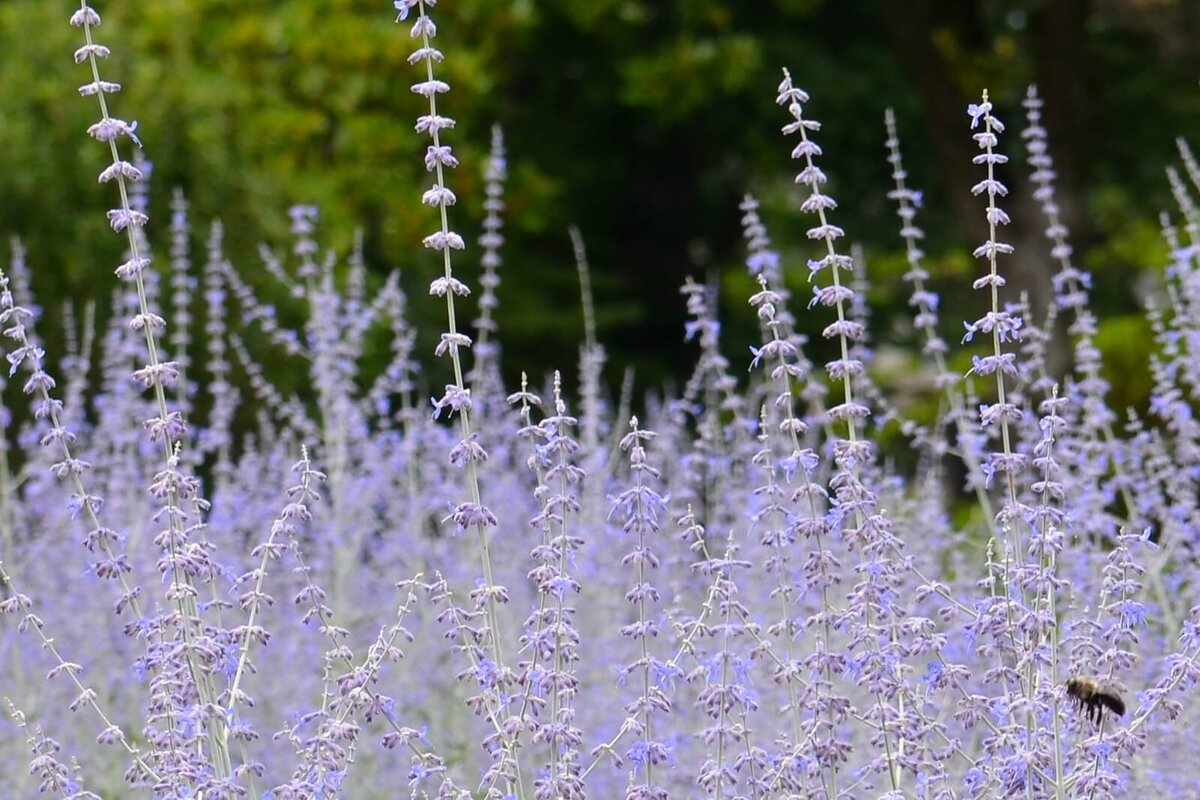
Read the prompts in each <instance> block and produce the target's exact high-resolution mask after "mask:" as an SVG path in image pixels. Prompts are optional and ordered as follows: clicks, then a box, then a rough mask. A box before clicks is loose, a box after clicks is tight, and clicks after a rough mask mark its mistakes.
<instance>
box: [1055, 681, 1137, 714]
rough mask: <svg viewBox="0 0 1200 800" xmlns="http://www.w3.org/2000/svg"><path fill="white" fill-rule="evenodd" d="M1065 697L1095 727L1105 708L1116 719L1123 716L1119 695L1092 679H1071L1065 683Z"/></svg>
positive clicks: (1122, 701) (1123, 705)
mask: <svg viewBox="0 0 1200 800" xmlns="http://www.w3.org/2000/svg"><path fill="white" fill-rule="evenodd" d="M1067 696H1068V697H1070V698H1071V699H1072V700H1074V701H1075V703H1076V704H1077V705H1078V706H1079V707H1080V708H1081V709H1083V712H1084V715H1085V716H1086V717H1087V718H1088V719H1090V720H1093V721H1094V722H1095V723H1096V724H1097V725H1098V724H1100V718H1101V715H1102V714H1103V713H1104V709H1106V708H1107V709H1108V710H1109V711H1111V712H1112V713H1114V714H1116V715H1117V716H1118V717H1120V716H1123V715H1124V714H1125V701H1124V700H1122V699H1121V695H1119V694H1117V693H1116V692H1115V691H1113V690H1112V689H1110V688H1108V687H1106V686H1104V685H1103V684H1101V683H1100V682H1099V681H1097V680H1095V679H1093V678H1071V679H1070V680H1069V681H1067Z"/></svg>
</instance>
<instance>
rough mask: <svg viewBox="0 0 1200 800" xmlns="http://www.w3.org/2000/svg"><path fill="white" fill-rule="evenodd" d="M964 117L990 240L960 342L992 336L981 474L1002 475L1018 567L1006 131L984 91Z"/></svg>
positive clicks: (1014, 326)
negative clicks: (978, 304) (980, 294)
mask: <svg viewBox="0 0 1200 800" xmlns="http://www.w3.org/2000/svg"><path fill="white" fill-rule="evenodd" d="M968 114H969V115H970V117H971V129H972V130H975V129H976V128H978V127H979V125H980V123H981V122H982V123H983V130H982V131H980V132H979V133H975V134H972V138H973V139H974V140H975V143H976V144H977V145H978V146H979V149H980V150H981V151H982V152H981V153H980V154H979V155H976V156H975V157H974V158H973V159H972V163H974V164H983V165H986V167H987V177H986V178H985V179H984V180H982V181H980V182H979V183H977V184H975V185H974V186H973V187H971V193H972V194H974V195H980V194H986V195H987V201H988V204H987V214H986V216H987V223H988V238H987V240H986V241H985V242H984V243H983V244H981V245H980V246H979V247H977V248H975V250H974V256H975V257H976V258H983V259H986V260H987V264H988V273H987V274H986V275H984V276H983V277H981V278H978V279H976V280H975V282H974V283H973V284H972V287H973V288H975V289H987V290H988V292H989V295H990V299H991V310H989V311H988V312H987V313H986V314H984V316H982V317H980V318H979V319H977V320H975V321H974V322H971V323H968V324H967V326H966V328H967V334H966V336H965V337H964V338H965V340H966V341H970V340H971V338H972V337H974V336H975V335H976V334H990V335H991V339H992V354H991V355H989V356H985V357H984V358H979V359H977V360H976V361H975V365H974V367H973V369H972V372H974V373H975V374H976V375H979V376H981V377H983V376H987V375H995V380H996V398H997V399H996V402H995V403H992V404H990V405H984V406H981V408H980V414H979V419H980V424H981V425H982V426H983V427H984V428H985V429H986V428H987V427H988V426H990V425H996V426H997V427H998V428H999V429H1000V443H1001V451H1000V452H998V453H992V454H990V456H989V458H988V462H987V464H986V465H985V467H984V469H985V472H986V473H987V474H988V475H989V477H990V476H992V475H994V474H995V473H997V472H1000V473H1003V474H1004V483H1005V486H1006V487H1007V490H1008V499H1007V502H1006V503H1005V505H1004V508H1003V509H1001V511H1000V514H999V515H998V519H997V521H998V522H999V523H1000V524H1001V526H1002V527H1003V528H1004V529H1005V532H1006V535H1007V536H1009V537H1010V538H1009V541H1008V550H1009V552H1010V553H1015V555H1016V558H1017V560H1018V562H1020V560H1021V548H1020V546H1019V545H1018V542H1019V539H1018V538H1015V537H1016V536H1018V531H1017V526H1018V525H1019V524H1020V522H1021V515H1020V513H1019V509H1018V505H1019V504H1018V501H1017V475H1018V474H1019V473H1021V472H1022V471H1023V470H1024V469H1025V467H1026V458H1025V456H1023V455H1021V454H1019V453H1015V452H1013V448H1012V441H1011V440H1012V432H1011V426H1012V425H1013V424H1015V423H1016V422H1019V421H1020V419H1021V410H1020V409H1019V408H1017V407H1016V406H1015V405H1014V404H1012V403H1011V402H1009V400H1008V395H1007V392H1006V386H1005V381H1004V377H1005V376H1006V375H1007V376H1009V377H1013V378H1015V377H1016V375H1017V366H1016V354H1014V353H1005V352H1004V347H1003V345H1004V344H1005V343H1006V342H1015V341H1017V340H1018V339H1019V338H1020V331H1021V325H1022V319H1021V317H1020V316H1017V315H1015V314H1013V313H1012V312H1010V311H1008V310H1007V309H1004V310H1002V309H1001V306H1000V288H1001V287H1003V286H1004V285H1005V280H1004V278H1003V277H1002V276H1001V275H1000V270H999V266H998V260H997V257H998V256H1001V255H1008V254H1010V253H1012V251H1013V247H1012V245H1011V244H1006V243H1004V242H1001V241H999V240H998V239H997V238H996V236H997V230H998V229H999V227H1000V226H1002V225H1007V224H1008V223H1009V216H1008V214H1006V213H1005V212H1004V211H1003V209H1001V208H1000V207H999V206H997V205H996V200H997V198H999V197H1004V196H1006V195H1007V194H1008V189H1007V188H1006V187H1005V186H1004V184H1003V183H1001V182H1000V181H999V180H998V179H997V178H996V166H997V165H1000V164H1005V163H1007V162H1008V156H1005V155H1003V154H1001V153H998V152H996V147H997V146H998V144H999V141H1000V140H999V138H998V137H997V134H999V133H1002V132H1003V131H1004V124H1003V123H1002V122H1000V120H999V119H997V118H996V117H994V116H992V104H991V102H989V101H988V95H987V92H986V91H984V93H983V101H982V102H981V103H980V104H978V105H976V104H974V103H972V104H971V106H970V108H969V109H968Z"/></svg>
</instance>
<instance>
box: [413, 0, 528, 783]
mask: <svg viewBox="0 0 1200 800" xmlns="http://www.w3.org/2000/svg"><path fill="white" fill-rule="evenodd" d="M394 5H395V8H396V11H397V12H398V17H397V21H398V22H399V21H404V20H406V19H408V17H409V16H410V15H411V13H412V12H413V11H414V10H415V11H416V19H415V20H414V21H413V24H412V28H411V31H410V35H411V37H412V38H413V39H417V40H419V41H420V46H419V47H418V48H417V49H416V50H414V51H413V53H412V54H411V55H410V56H409V57H408V61H409V63H410V64H414V65H416V64H424V67H425V79H424V80H422V81H419V82H417V83H414V84H413V85H412V90H413V92H414V93H416V94H419V95H421V96H422V97H424V98H425V99H426V100H427V101H428V102H429V113H428V114H423V115H421V116H420V117H418V118H417V125H416V130H417V133H424V134H428V135H429V137H430V139H431V141H432V143H431V144H430V145H429V146H428V147H427V148H426V151H425V169H426V171H428V172H431V173H433V175H434V183H433V185H432V186H431V187H430V188H429V189H427V190H426V191H425V192H424V194H422V195H421V202H422V203H424V204H425V205H428V206H430V207H431V208H435V209H437V211H438V217H439V221H440V226H439V228H438V230H436V231H434V232H433V233H431V234H429V235H428V236H426V237H425V238H424V240H423V242H422V243H423V244H424V245H425V247H427V248H429V249H431V250H436V251H440V252H441V253H442V267H443V271H442V276H441V277H440V278H437V279H436V280H434V281H433V283H431V284H430V287H429V293H430V294H432V295H434V296H438V297H444V298H445V299H446V319H447V325H448V328H449V329H448V330H447V331H446V332H444V333H443V334H442V335H441V340H440V342H439V344H438V346H437V350H436V354H437V355H438V356H441V357H445V356H449V358H450V362H451V365H452V367H453V370H454V383H452V384H449V385H447V386H446V390H445V392H444V393H443V394H442V396H441V397H440V398H438V399H437V400H436V401H435V402H434V406H435V409H436V413H437V414H440V413H441V412H442V411H446V412H447V414H448V415H449V416H453V415H455V414H457V415H458V420H459V426H460V433H461V438H460V440H459V443H458V445H457V446H456V447H455V448H454V451H453V452H452V454H451V458H452V460H453V461H454V462H455V463H457V464H460V465H461V466H464V467H465V468H466V473H467V489H468V492H469V495H470V497H469V499H468V500H467V501H465V502H460V503H459V504H458V505H456V506H455V508H454V511H453V513H452V514H451V517H452V518H453V520H454V522H455V524H456V525H457V526H458V527H459V528H460V529H462V530H467V529H473V530H474V531H475V534H476V537H477V539H478V542H479V558H480V563H481V566H482V569H483V580H484V583H483V586H481V587H480V588H478V589H476V590H475V591H474V592H472V597H473V598H474V599H475V602H476V604H477V607H478V608H479V609H480V610H481V611H483V612H484V616H485V621H486V625H485V629H484V636H483V639H484V648H485V649H486V650H488V651H489V652H490V662H491V664H492V669H493V670H494V671H495V675H496V676H497V682H496V686H495V688H494V689H493V690H492V691H494V693H495V695H496V697H495V700H496V701H499V699H500V696H501V695H502V694H503V693H504V689H505V687H507V686H509V685H510V684H511V683H512V682H513V680H514V679H515V676H514V673H513V671H512V670H511V669H510V668H509V667H508V666H507V665H506V663H505V660H504V652H503V650H502V648H501V640H500V620H499V616H498V614H497V605H499V604H500V603H503V602H506V601H507V599H508V592H507V590H506V589H505V588H504V587H503V586H500V585H498V584H497V583H496V580H495V578H494V576H493V573H492V558H491V552H490V550H489V546H488V530H487V529H488V528H490V527H495V526H496V524H497V521H496V517H495V515H494V514H493V513H492V511H491V510H490V509H489V508H488V507H487V506H485V505H484V504H483V500H482V496H481V494H480V489H479V466H478V465H479V464H480V463H482V462H483V461H486V460H487V457H488V456H487V451H486V450H485V449H484V448H483V446H482V445H481V444H480V443H479V442H478V441H477V437H476V434H475V433H474V432H473V431H472V428H471V404H472V403H471V393H470V391H469V390H468V389H467V386H466V382H465V379H464V369H463V362H462V357H461V351H462V350H466V349H469V348H470V347H471V338H470V337H469V336H467V335H466V334H464V333H461V332H460V331H459V330H458V321H457V316H456V314H455V305H454V298H455V296H456V295H457V296H466V295H467V294H469V293H470V290H469V289H468V288H467V285H466V284H465V283H463V282H462V281H460V280H458V278H456V277H454V270H453V264H452V256H451V254H452V252H453V251H454V250H462V249H463V248H464V243H463V238H462V236H460V235H459V234H457V233H455V232H454V231H452V230H450V218H449V212H448V209H449V207H450V206H452V205H454V204H455V203H456V202H457V200H458V198H457V197H456V196H455V194H454V192H453V191H451V190H450V189H449V188H448V187H447V186H446V171H447V170H449V169H453V168H455V167H457V166H458V159H457V158H456V157H455V156H454V154H453V152H452V150H451V148H450V146H449V145H444V144H442V137H441V134H442V131H444V130H448V129H449V128H453V127H454V120H453V119H451V118H450V117H446V116H442V115H441V114H439V113H438V107H437V98H438V95H441V94H445V93H446V92H448V91H449V90H450V85H449V84H447V83H446V82H445V81H442V80H439V79H437V78H436V77H435V75H434V64H435V63H439V64H440V63H441V62H442V60H443V58H444V55H443V54H442V52H441V51H440V50H438V49H437V48H435V47H434V46H433V44H432V42H433V39H434V37H435V36H436V35H437V26H436V25H434V22H433V19H432V18H431V17H430V16H429V13H428V10H427V9H428V8H429V7H431V6H433V5H435V0H395V3H394ZM505 735H506V736H507V735H508V734H505ZM513 769H514V774H513V781H514V782H515V784H516V786H517V787H518V796H519V797H521V798H523V797H524V789H523V788H521V786H522V780H521V771H520V765H519V764H515V765H513Z"/></svg>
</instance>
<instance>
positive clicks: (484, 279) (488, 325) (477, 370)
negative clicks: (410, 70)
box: [471, 125, 508, 397]
mask: <svg viewBox="0 0 1200 800" xmlns="http://www.w3.org/2000/svg"><path fill="white" fill-rule="evenodd" d="M507 178H508V159H507V157H506V156H505V152H504V131H503V130H501V128H500V126H499V125H493V126H492V150H491V152H490V153H489V154H488V160H487V168H486V170H485V171H484V175H483V179H484V193H485V194H486V195H487V199H485V200H484V201H483V210H484V212H486V213H485V216H484V218H483V234H482V235H481V236H480V237H479V246H480V247H482V248H483V256H482V257H481V258H480V260H479V263H480V265H481V266H482V267H483V274H482V275H480V276H479V285H480V286H482V287H483V294H482V295H481V296H480V298H479V317H478V318H477V319H476V320H475V330H477V331H478V332H479V333H478V337H477V339H476V341H475V347H474V350H475V367H474V369H473V370H472V373H473V374H472V376H471V387H472V389H473V390H474V393H475V394H476V395H483V396H484V397H487V396H488V394H489V393H490V392H499V390H500V388H501V386H502V385H503V384H502V383H501V381H500V343H499V342H498V341H496V335H497V333H498V332H499V330H500V326H499V324H498V323H497V322H496V318H495V315H494V312H495V310H496V307H497V306H498V305H499V304H500V301H499V300H498V299H497V297H496V289H498V288H499V287H500V266H501V265H502V264H503V263H504V260H503V259H502V258H501V257H500V247H501V246H502V245H503V244H504V233H503V230H504V182H505V180H507Z"/></svg>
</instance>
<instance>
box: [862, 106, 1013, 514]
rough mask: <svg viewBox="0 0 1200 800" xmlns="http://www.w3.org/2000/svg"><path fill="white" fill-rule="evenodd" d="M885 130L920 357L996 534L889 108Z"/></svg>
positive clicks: (915, 197)
mask: <svg viewBox="0 0 1200 800" xmlns="http://www.w3.org/2000/svg"><path fill="white" fill-rule="evenodd" d="M884 127H885V128H886V129H887V141H886V146H887V148H888V159H887V160H888V163H889V164H891V165H892V180H893V181H894V182H895V185H896V186H895V188H894V189H892V190H891V191H890V192H888V198H889V199H891V200H894V201H895V202H896V216H898V217H899V218H900V236H901V238H903V239H904V257H905V260H906V261H907V262H908V272H906V273H905V275H904V279H905V280H906V281H909V282H910V283H911V284H912V287H913V291H912V294H911V295H910V296H909V299H908V304H909V305H910V306H912V307H913V308H914V309H915V310H916V314H915V315H914V317H913V323H914V324H915V325H916V326H917V327H918V328H920V329H921V332H922V333H923V334H924V335H925V342H924V344H923V345H922V346H921V352H923V353H924V354H925V355H926V356H928V357H930V358H932V359H933V363H934V366H935V368H936V369H937V375H936V376H935V378H934V382H935V384H936V385H937V387H938V388H939V389H941V390H942V392H943V394H944V396H945V398H946V402H947V403H949V405H950V409H951V411H950V417H951V420H952V422H953V424H954V426H955V430H956V431H957V433H958V441H959V456H960V457H961V458H962V460H963V463H964V464H966V466H967V470H968V481H967V483H968V486H970V487H971V488H972V489H974V491H975V498H976V499H977V500H978V501H979V505H980V508H982V509H983V512H984V514H985V516H986V517H987V522H988V525H989V526H992V527H993V529H994V526H995V520H994V519H993V517H994V513H993V511H992V501H991V498H990V497H988V493H987V488H986V487H985V486H984V477H983V471H982V469H981V465H980V463H979V459H978V458H977V457H976V455H975V450H974V449H973V448H971V447H967V446H964V445H963V443H964V442H965V441H966V440H967V439H968V438H969V431H968V419H967V409H966V404H965V403H964V401H963V396H962V392H961V391H960V390H959V388H958V386H959V383H960V381H961V380H962V378H961V377H960V376H958V375H956V374H954V373H953V372H951V371H950V368H949V367H948V366H947V364H946V354H947V353H948V352H949V347H948V346H947V344H946V341H945V340H944V339H943V338H942V337H941V336H940V335H939V334H938V332H937V322H938V304H939V298H938V296H937V295H936V294H935V293H933V292H932V291H930V290H929V288H928V287H927V285H926V283H925V282H926V281H928V280H929V271H928V270H927V269H925V266H924V258H925V253H924V251H923V250H922V249H921V241H922V240H923V239H924V238H925V233H924V231H922V230H921V228H920V227H919V226H918V225H917V210H918V209H919V208H920V207H921V202H922V194H921V192H919V191H916V190H914V189H911V188H909V185H908V173H907V172H906V171H905V169H904V159H903V156H902V155H901V152H900V136H899V133H898V132H897V130H896V115H895V112H893V111H892V109H890V108H889V109H887V110H886V111H885V112H884Z"/></svg>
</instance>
